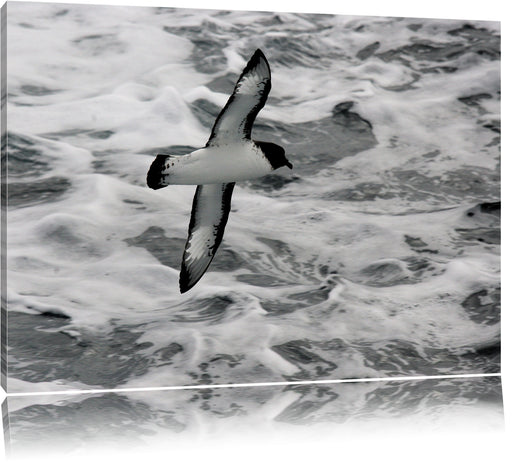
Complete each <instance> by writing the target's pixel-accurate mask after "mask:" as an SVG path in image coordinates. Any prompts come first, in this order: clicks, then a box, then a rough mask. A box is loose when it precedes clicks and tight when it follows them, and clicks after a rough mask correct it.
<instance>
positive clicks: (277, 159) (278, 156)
mask: <svg viewBox="0 0 512 462" xmlns="http://www.w3.org/2000/svg"><path fill="white" fill-rule="evenodd" d="M254 143H255V144H256V145H257V146H258V147H259V148H260V149H261V152H263V154H264V155H265V157H266V158H267V160H268V161H269V162H270V165H272V168H273V169H274V170H275V169H277V168H279V167H284V166H286V167H288V168H293V165H292V164H291V162H290V161H289V160H288V159H287V158H286V156H285V155H284V149H283V148H282V147H281V146H279V145H278V144H275V143H267V142H265V141H255V142H254Z"/></svg>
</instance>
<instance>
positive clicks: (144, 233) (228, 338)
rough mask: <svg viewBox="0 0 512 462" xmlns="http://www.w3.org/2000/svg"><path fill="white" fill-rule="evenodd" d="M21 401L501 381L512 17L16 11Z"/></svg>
mask: <svg viewBox="0 0 512 462" xmlns="http://www.w3.org/2000/svg"><path fill="white" fill-rule="evenodd" d="M2 34H3V35H2V37H3V38H4V40H3V41H2V48H3V50H2V52H3V55H2V56H3V57H4V58H5V59H4V61H5V63H3V64H5V65H4V66H3V67H2V69H3V70H2V72H3V73H2V91H3V94H2V122H3V125H2V130H3V131H2V225H3V226H2V233H3V234H2V278H3V279H2V316H3V320H4V322H3V326H4V335H3V338H2V342H3V343H2V356H3V363H2V367H3V369H2V379H3V385H4V386H6V387H7V389H8V390H9V391H10V392H21V391H33V392H39V391H66V390H76V389H87V390H90V389H96V388H98V389H105V388H109V389H110V388H115V389H124V388H134V387H154V386H179V385H214V384H233V383H239V384H240V383H248V384H255V383H270V382H297V381H315V380H331V379H332V380H337V379H347V378H376V377H389V378H392V377H416V376H424V375H441V376H443V375H453V374H489V373H499V371H500V84H501V76H500V24H499V23H498V22H489V21H474V20H473V21H467V20H463V19H461V20H442V19H425V18H399V17H370V16H366V17H356V16H342V15H327V14H297V13H293V12H290V13H281V12H280V13H273V12H254V11H222V10H214V9H211V10H199V9H179V8H144V7H121V6H116V7H114V6H99V5H96V6H92V5H67V4H52V3H41V4H39V3H37V4H36V3H23V2H22V3H18V2H16V3H8V4H7V5H6V6H4V7H3V9H2Z"/></svg>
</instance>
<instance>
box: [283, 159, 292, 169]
mask: <svg viewBox="0 0 512 462" xmlns="http://www.w3.org/2000/svg"><path fill="white" fill-rule="evenodd" d="M285 165H286V166H287V167H288V168H289V169H292V168H293V165H292V164H291V163H290V161H288V160H287V161H286V164H285Z"/></svg>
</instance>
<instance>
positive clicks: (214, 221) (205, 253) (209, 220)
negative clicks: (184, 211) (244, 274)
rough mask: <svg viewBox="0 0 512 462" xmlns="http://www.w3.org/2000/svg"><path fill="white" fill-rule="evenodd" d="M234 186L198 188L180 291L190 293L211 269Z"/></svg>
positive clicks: (202, 186) (215, 185)
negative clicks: (209, 267) (209, 268)
mask: <svg viewBox="0 0 512 462" xmlns="http://www.w3.org/2000/svg"><path fill="white" fill-rule="evenodd" d="M234 187H235V183H224V184H206V185H199V186H198V187H197V189H196V193H195V196H194V203H193V205H192V214H191V217H190V224H189V228H188V239H187V244H186V245H185V251H184V252H183V260H182V262H181V273H180V291H181V293H184V292H186V291H188V290H190V289H191V288H192V287H193V286H194V285H195V284H196V283H197V282H198V281H199V279H201V277H202V275H203V274H204V273H205V271H206V270H207V269H208V266H210V263H211V261H212V259H213V257H214V255H215V252H216V251H217V249H218V248H219V245H220V243H221V241H222V236H223V235H224V229H225V227H226V223H227V221H228V216H229V211H230V210H231V196H232V194H233V188H234Z"/></svg>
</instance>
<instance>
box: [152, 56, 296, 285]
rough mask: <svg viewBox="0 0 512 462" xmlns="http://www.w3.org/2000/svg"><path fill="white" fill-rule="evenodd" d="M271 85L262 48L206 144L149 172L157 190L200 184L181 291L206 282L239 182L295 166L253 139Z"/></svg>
mask: <svg viewBox="0 0 512 462" xmlns="http://www.w3.org/2000/svg"><path fill="white" fill-rule="evenodd" d="M270 87H271V85H270V67H269V65H268V61H267V59H266V58H265V55H264V54H263V53H262V51H261V50H259V49H258V50H256V52H255V53H254V54H253V56H252V57H251V59H250V60H249V61H248V63H247V66H246V67H245V69H244V70H243V71H242V73H241V74H240V77H239V78H238V81H237V82H236V85H235V88H234V90H233V93H232V95H231V96H230V97H229V99H228V102H227V103H226V105H225V106H224V108H223V109H222V111H221V112H220V114H219V115H218V117H217V119H216V120H215V123H214V125H213V129H212V132H211V135H210V138H209V139H208V142H207V143H206V146H205V147H204V148H201V149H198V150H196V151H194V152H191V153H190V154H186V155H183V156H172V155H163V154H159V155H157V156H156V159H155V160H154V161H153V163H152V164H151V167H150V168H149V171H148V174H147V184H148V186H149V187H150V188H152V189H160V188H163V187H165V186H168V185H171V184H194V185H198V186H197V189H196V193H195V196H194V202H193V205H192V214H191V217H190V224H189V227H188V239H187V243H186V245H185V251H184V252H183V259H182V263H181V272H180V292H181V293H184V292H186V291H188V290H190V289H191V288H192V287H193V286H194V285H195V284H196V283H197V282H198V281H199V279H201V277H202V275H203V274H204V273H205V271H206V270H207V269H208V266H209V265H210V263H211V261H212V259H213V257H214V255H215V252H216V251H217V249H218V247H219V245H220V243H221V241H222V236H223V235H224V229H225V227H226V223H227V221H228V215H229V211H230V210H231V196H232V194H233V188H234V187H235V182H237V181H242V180H250V179H253V178H258V177H260V176H263V175H266V174H268V173H270V172H272V171H273V170H275V169H277V168H279V167H283V166H287V167H289V168H292V164H291V163H290V162H289V161H288V159H287V158H286V157H285V152H284V149H283V148H282V147H281V146H278V145H277V144H274V143H269V142H264V141H254V140H252V139H251V130H252V126H253V123H254V119H255V118H256V115H257V114H258V112H259V111H260V110H261V108H262V107H263V106H264V105H265V102H266V100H267V96H268V94H269V92H270Z"/></svg>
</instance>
